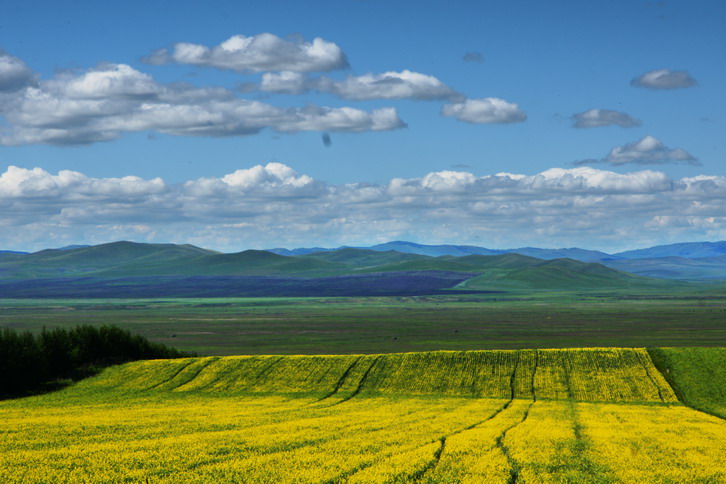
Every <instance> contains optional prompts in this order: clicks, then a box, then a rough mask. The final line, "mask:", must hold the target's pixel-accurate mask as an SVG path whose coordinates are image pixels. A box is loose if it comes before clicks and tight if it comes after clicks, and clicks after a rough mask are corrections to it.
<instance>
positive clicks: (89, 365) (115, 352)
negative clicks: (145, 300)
mask: <svg viewBox="0 0 726 484" xmlns="http://www.w3.org/2000/svg"><path fill="white" fill-rule="evenodd" d="M185 356H194V355H192V354H189V353H185V352H182V351H179V350H177V349H174V348H170V347H168V346H165V345H163V344H160V343H153V342H151V341H149V340H147V339H146V338H144V337H143V336H140V335H134V334H131V332H130V331H128V330H124V329H121V328H119V327H117V326H100V327H95V326H90V325H81V326H76V327H74V328H71V329H63V328H57V329H52V330H48V329H45V328H43V330H42V331H41V332H40V333H38V334H33V333H31V332H29V331H24V332H17V331H15V330H13V329H9V328H5V329H3V330H2V331H0V398H8V397H17V396H24V395H29V394H33V393H40V392H44V391H48V390H53V389H56V388H60V387H62V386H64V385H65V384H68V383H69V381H71V380H78V379H81V378H85V377H87V376H90V375H92V374H94V373H96V372H97V371H98V370H99V369H101V368H103V367H105V366H109V365H115V364H119V363H124V362H127V361H134V360H149V359H156V358H181V357H185Z"/></svg>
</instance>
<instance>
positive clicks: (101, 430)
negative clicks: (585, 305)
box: [0, 349, 726, 483]
mask: <svg viewBox="0 0 726 484" xmlns="http://www.w3.org/2000/svg"><path fill="white" fill-rule="evenodd" d="M620 387H622V388H620ZM492 393H496V395H488V394H492ZM724 436H726V421H724V420H723V419H719V418H717V417H712V416H710V415H707V414H704V413H701V412H698V411H695V410H691V409H688V408H686V407H683V406H681V405H680V404H678V403H677V402H675V398H674V397H673V394H672V390H671V389H670V387H669V386H668V384H667V383H665V381H664V380H663V379H662V376H661V375H660V373H659V372H658V371H657V370H656V369H655V368H654V367H653V365H652V363H651V362H650V360H649V359H648V358H647V353H645V352H644V351H640V350H617V349H596V350H582V351H579V352H578V351H575V350H537V351H535V350H523V351H520V352H505V351H499V352H442V353H421V354H405V355H384V356H376V355H366V356H356V355H353V356H334V357H275V356H267V357H230V358H193V359H185V360H158V361H149V362H137V363H131V364H128V365H122V366H119V367H115V368H110V369H108V370H106V371H104V372H103V373H102V374H100V375H99V376H97V377H94V378H92V379H89V380H86V381H84V382H81V383H79V384H78V385H76V386H74V387H71V388H68V389H66V390H63V391H60V392H56V393H53V394H48V395H44V396H39V397H32V398H25V399H18V400H11V401H4V402H0V482H3V483H40V482H52V483H56V482H58V483H63V482H67V483H83V482H89V483H90V482H93V483H96V482H150V483H177V482H179V483H181V482H210V483H212V482H214V483H218V482H243V483H271V482H274V483H278V482H279V483H307V482H316V483H318V482H319V483H335V482H340V483H347V482H351V483H353V482H358V483H384V482H428V483H441V482H443V483H446V482H450V483H455V482H457V483H458V482H469V483H482V482H487V483H489V482H491V483H508V482H517V483H539V482H578V483H579V482H587V483H590V482H595V483H597V482H603V483H605V482H633V483H636V482H673V483H688V482H714V483H717V482H726V460H725V459H724V458H723V456H724V455H726V439H725V438H724Z"/></svg>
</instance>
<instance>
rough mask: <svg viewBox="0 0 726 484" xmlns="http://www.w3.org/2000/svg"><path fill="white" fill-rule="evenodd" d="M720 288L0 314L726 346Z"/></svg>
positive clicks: (349, 335)
mask: <svg viewBox="0 0 726 484" xmlns="http://www.w3.org/2000/svg"><path fill="white" fill-rule="evenodd" d="M724 294H725V293H724V292H723V290H721V289H719V287H717V286H714V288H713V289H712V290H711V291H710V292H709V291H708V290H705V289H704V290H699V292H698V293H691V292H683V291H679V292H675V293H673V294H669V295H663V294H660V293H658V294H648V293H632V292H598V293H587V292H581V293H557V294H548V293H533V292H529V293H526V294H524V293H523V294H516V293H512V294H499V295H497V294H490V295H476V296H473V295H472V296H462V295H450V296H431V297H429V296H421V297H378V298H260V299H255V298H226V299H225V298H216V299H127V300H123V299H121V300H119V299H78V300H68V299H63V300H37V299H36V300H9V299H0V326H3V327H12V328H15V329H18V330H24V329H28V330H31V331H40V330H41V328H42V327H44V326H46V327H48V328H52V327H71V326H75V325H77V324H92V325H102V324H114V325H117V326H119V327H122V328H126V329H129V330H130V331H132V332H134V333H137V334H140V335H142V336H145V337H147V338H148V339H150V340H151V341H156V342H161V343H166V344H170V345H172V346H174V347H176V348H179V349H181V350H187V351H193V352H197V353H199V354H204V355H234V354H330V353H339V354H356V353H392V352H404V351H432V350H441V349H452V350H475V349H497V348H506V349H518V348H561V347H583V346H584V347H587V346H590V347H599V346H614V347H622V346H628V347H670V346H673V347H677V346H726V324H725V323H724V321H725V320H726V295H724Z"/></svg>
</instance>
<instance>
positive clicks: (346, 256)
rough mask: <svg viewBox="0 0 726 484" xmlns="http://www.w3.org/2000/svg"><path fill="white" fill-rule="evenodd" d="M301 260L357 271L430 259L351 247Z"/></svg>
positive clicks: (308, 256) (315, 254) (415, 255)
mask: <svg viewBox="0 0 726 484" xmlns="http://www.w3.org/2000/svg"><path fill="white" fill-rule="evenodd" d="M300 258H303V259H317V260H324V261H328V262H336V263H339V264H345V265H347V266H350V267H353V268H356V269H363V268H369V267H378V266H382V265H385V264H396V263H402V262H411V261H421V260H426V259H429V257H428V256H425V255H418V254H404V253H401V252H396V251H393V250H388V251H375V250H370V249H354V248H349V247H347V248H343V249H337V250H331V251H325V252H314V253H312V254H307V255H304V256H301V257H300Z"/></svg>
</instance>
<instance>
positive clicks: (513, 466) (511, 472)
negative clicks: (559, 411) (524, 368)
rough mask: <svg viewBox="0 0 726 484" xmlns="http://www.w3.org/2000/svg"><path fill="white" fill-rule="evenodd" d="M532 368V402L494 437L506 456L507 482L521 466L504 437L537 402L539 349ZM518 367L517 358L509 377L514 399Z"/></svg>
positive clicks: (513, 480) (513, 482) (512, 483)
mask: <svg viewBox="0 0 726 484" xmlns="http://www.w3.org/2000/svg"><path fill="white" fill-rule="evenodd" d="M534 355H535V356H534V369H533V370H532V382H531V385H530V391H531V392H532V402H531V403H530V404H529V406H528V407H527V410H525V411H524V414H523V415H522V419H521V420H520V421H519V422H515V423H514V424H513V425H510V426H509V427H507V428H506V429H504V430H503V431H502V433H501V434H499V436H498V437H497V438H496V440H495V441H494V442H495V447H497V448H499V450H500V451H501V452H502V454H504V457H506V459H507V462H508V463H509V467H510V470H509V479H508V480H507V484H516V482H517V481H518V479H519V473H520V471H521V466H520V465H519V463H518V462H517V461H516V460H515V459H514V458H513V457H512V454H511V452H510V450H509V447H507V445H506V444H505V443H504V439H505V437H506V436H507V433H509V431H510V430H512V429H514V428H515V427H517V426H518V425H520V424H521V423H523V422H524V421H525V420H527V417H529V412H530V410H532V406H533V405H534V404H535V403H536V402H537V392H536V391H535V383H534V380H535V377H536V375H537V365H538V364H539V351H538V350H534ZM518 367H519V360H517V364H516V365H515V367H514V371H513V372H512V378H511V379H510V388H511V394H512V400H514V395H515V391H516V390H515V381H516V378H515V375H516V373H517V369H518Z"/></svg>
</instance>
